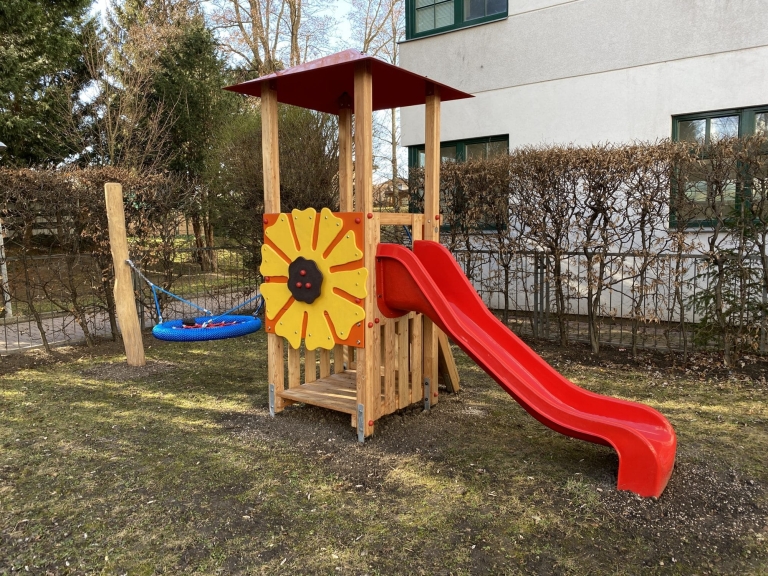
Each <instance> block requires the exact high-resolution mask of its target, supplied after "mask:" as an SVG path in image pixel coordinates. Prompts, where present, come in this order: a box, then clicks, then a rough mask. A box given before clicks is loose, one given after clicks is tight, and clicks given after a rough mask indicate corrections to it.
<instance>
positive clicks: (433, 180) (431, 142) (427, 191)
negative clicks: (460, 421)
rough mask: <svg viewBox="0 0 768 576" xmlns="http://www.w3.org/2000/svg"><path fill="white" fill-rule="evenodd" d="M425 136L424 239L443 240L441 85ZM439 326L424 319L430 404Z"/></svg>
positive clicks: (431, 95)
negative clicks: (441, 216)
mask: <svg viewBox="0 0 768 576" xmlns="http://www.w3.org/2000/svg"><path fill="white" fill-rule="evenodd" d="M425 113H426V117H425V119H424V120H425V135H424V136H425V137H424V156H425V165H424V240H432V241H433V242H440V88H439V87H438V86H435V85H433V84H429V85H428V86H427V100H426V106H425ZM438 332H439V328H438V327H437V326H435V325H434V323H433V322H432V321H431V320H430V319H429V318H424V378H429V382H430V396H431V397H430V399H429V401H430V404H432V405H434V404H437V402H438V400H439V396H438V394H437V374H438V366H437V355H438V353H437V349H438V348H437V335H438Z"/></svg>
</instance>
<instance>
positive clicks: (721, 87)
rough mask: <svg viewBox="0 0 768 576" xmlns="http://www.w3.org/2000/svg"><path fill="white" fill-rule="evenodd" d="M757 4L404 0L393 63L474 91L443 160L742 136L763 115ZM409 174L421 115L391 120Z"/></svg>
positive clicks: (451, 122)
mask: <svg viewBox="0 0 768 576" xmlns="http://www.w3.org/2000/svg"><path fill="white" fill-rule="evenodd" d="M766 8H768V4H767V3H766V0H506V1H505V0H442V1H439V0H434V1H433V2H430V1H429V0H406V15H407V18H406V21H407V39H406V41H405V42H404V43H403V44H402V46H401V58H402V66H403V67H405V68H407V69H409V70H412V71H414V72H416V73H419V74H424V75H427V76H430V77H432V78H434V79H435V80H437V81H439V82H444V83H446V84H448V85H451V86H455V87H456V88H459V89H461V90H464V91H466V92H470V93H472V94H474V95H475V98H474V99H472V100H459V101H456V102H449V103H445V104H444V105H443V107H442V118H441V122H442V127H441V128H442V131H441V137H442V141H443V142H444V145H443V147H444V155H445V156H446V157H447V158H450V157H451V155H456V156H457V159H458V160H462V159H464V158H469V157H472V156H473V155H481V156H482V155H484V154H485V155H487V154H492V153H493V152H494V151H497V150H499V149H500V148H503V147H504V144H505V143H506V144H507V145H508V147H509V148H510V149H514V148H516V147H519V146H523V145H542V144H555V143H557V144H576V145H588V144H594V143H606V142H630V141H638V140H641V141H653V140H657V139H661V138H679V139H689V138H700V139H704V138H709V137H714V136H716V135H718V134H721V135H746V134H749V133H751V132H754V131H755V130H761V129H763V130H764V129H765V127H766V120H767V119H768V9H766ZM401 118H402V143H403V145H405V146H409V150H410V153H409V159H410V163H411V165H417V164H418V161H419V147H422V146H423V134H424V112H423V110H421V109H420V107H411V108H405V109H403V110H402V112H401Z"/></svg>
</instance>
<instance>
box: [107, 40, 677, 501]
mask: <svg viewBox="0 0 768 576" xmlns="http://www.w3.org/2000/svg"><path fill="white" fill-rule="evenodd" d="M374 78H375V79H376V82H377V84H376V86H377V92H375V93H374V91H373V85H374ZM379 86H380V88H379ZM228 89H229V90H232V91H235V92H240V93H243V94H248V95H253V96H260V97H261V114H262V154H263V161H264V212H265V214H264V221H263V222H264V244H263V247H262V265H261V273H262V275H263V277H264V282H263V283H262V285H261V294H262V296H263V298H264V301H265V303H266V311H265V330H266V332H267V346H268V382H269V408H270V413H271V414H272V415H275V414H277V413H278V412H281V411H282V410H283V409H284V408H285V407H286V406H287V405H290V404H293V403H304V404H310V405H316V406H321V407H325V408H329V409H332V410H336V411H339V412H343V413H347V414H349V415H351V419H352V425H353V426H354V427H356V428H357V435H358V439H359V440H360V441H361V442H362V441H364V440H365V438H366V437H368V436H370V435H372V434H373V430H374V425H375V422H376V420H378V419H379V418H381V417H383V416H385V415H387V414H391V413H393V412H395V411H397V410H399V409H401V408H404V407H406V406H409V405H411V404H413V403H416V402H423V403H424V407H425V409H430V408H431V407H432V406H433V405H435V404H436V403H437V402H438V400H439V395H438V389H437V381H438V374H441V375H443V378H444V381H445V383H446V385H447V387H448V389H449V390H451V391H458V386H459V382H458V372H457V370H456V366H455V363H454V360H453V356H452V355H451V351H450V346H449V345H448V341H447V338H446V334H448V335H450V336H451V337H452V338H453V340H454V341H455V342H456V344H457V345H458V346H459V347H461V348H462V349H463V350H464V351H465V352H466V353H467V354H468V355H469V356H470V357H471V358H472V359H473V360H475V361H476V362H477V363H478V365H480V366H481V367H482V368H483V369H484V370H485V371H486V372H487V373H488V374H489V375H490V376H491V377H492V378H494V379H495V380H496V381H497V382H498V383H499V385H500V386H501V387H502V388H503V389H504V390H505V391H506V392H507V393H508V394H509V395H510V396H512V397H513V398H514V399H515V400H516V401H517V402H518V403H520V405H521V406H523V408H525V410H527V411H528V412H529V413H530V414H531V415H532V416H533V417H534V418H536V419H537V420H539V421H540V422H541V423H543V424H544V425H546V426H548V427H549V428H551V429H553V430H555V431H557V432H560V433H561V434H564V435H567V436H570V437H573V438H579V439H582V440H586V441H589V442H593V443H597V444H603V445H606V446H611V447H612V448H614V449H615V450H616V452H617V453H618V456H619V474H618V483H617V487H618V489H620V490H630V491H632V492H635V493H637V494H639V495H640V496H659V495H661V493H662V492H663V490H664V488H665V486H666V484H667V481H668V480H669V477H670V475H671V474H672V470H673V467H674V462H675V452H676V446H677V440H676V436H675V432H674V430H673V428H672V426H671V425H670V423H669V422H668V421H667V419H666V418H665V417H664V416H663V415H661V414H660V413H659V412H657V411H655V410H653V409H652V408H650V407H648V406H646V405H643V404H640V403H637V402H629V401H625V400H620V399H617V398H612V397H608V396H601V395H599V394H595V393H592V392H589V391H587V390H584V389H582V388H579V387H578V386H576V385H575V384H573V383H571V382H569V381H568V380H567V379H566V378H564V377H563V376H561V375H560V374H559V373H558V372H557V371H555V370H554V369H553V368H552V367H551V366H549V365H548V364H547V363H546V362H545V361H544V360H543V359H542V358H540V357H539V356H538V355H537V354H536V353H535V352H534V351H533V350H531V349H530V348H529V347H528V346H527V345H526V344H525V343H523V342H522V341H521V340H520V339H519V338H517V337H516V336H515V335H514V334H513V333H512V332H511V331H510V330H509V328H508V327H507V326H505V325H504V324H502V323H501V322H500V321H499V320H498V319H497V318H496V317H495V316H494V315H493V314H492V313H491V312H490V311H489V310H488V309H487V308H486V307H485V305H484V304H483V302H482V300H481V299H480V298H479V296H478V295H477V293H476V292H475V290H474V288H473V287H472V285H471V284H470V283H469V281H468V280H467V278H466V277H465V276H464V274H463V272H462V271H461V268H460V267H459V266H458V264H457V263H456V262H455V260H454V259H453V257H452V256H451V254H450V253H449V252H448V250H447V249H445V248H444V247H443V246H442V245H441V244H440V242H439V233H440V228H439V220H440V195H439V168H440V157H439V151H440V103H441V101H445V100H455V99H460V98H466V97H469V95H468V94H465V93H463V92H460V91H458V90H455V89H453V88H450V87H448V86H445V85H443V84H439V83H436V82H433V81H431V80H430V79H428V78H424V77H421V76H418V75H416V74H413V73H411V72H408V71H407V70H403V69H401V68H398V67H396V66H392V65H389V64H386V63H384V62H381V61H379V60H376V59H374V58H371V57H369V56H366V55H364V54H361V53H359V52H357V51H354V50H347V51H345V52H341V53H339V54H334V55H332V56H329V57H326V58H322V59H320V60H316V61H313V62H308V63H306V64H303V65H300V66H297V67H294V68H290V69H288V70H285V71H281V72H277V73H275V74H270V75H269V76H265V77H262V78H258V79H256V80H252V81H250V82H245V83H243V84H238V85H236V86H231V87H229V88H228ZM278 102H282V103H286V104H292V105H298V106H303V107H305V108H310V109H312V110H317V111H320V112H326V113H331V114H337V115H338V116H339V192H340V201H339V204H340V210H341V211H340V212H339V213H333V212H331V211H330V210H329V209H328V208H323V209H322V210H321V211H320V212H319V213H318V212H317V211H316V210H314V209H313V208H307V209H305V210H293V211H292V212H291V213H290V214H288V213H282V212H281V207H280V174H279V156H278V150H279V148H278V135H277V120H278ZM415 104H425V110H426V116H425V129H426V130H425V144H426V146H425V155H426V167H425V184H424V213H423V214H400V213H396V214H388V213H376V212H374V211H373V190H372V172H373V163H372V131H371V124H372V113H373V110H379V109H386V108H392V107H398V106H410V105H415ZM353 113H354V117H355V133H354V139H355V140H354V143H355V166H356V169H355V170H354V176H353V170H352V165H353V163H352V115H353ZM353 177H354V187H353V183H352V180H353ZM110 186H114V185H109V184H108V185H107V190H106V193H107V211H108V214H109V216H110V238H111V242H112V251H113V259H114V262H115V270H116V282H115V298H116V301H117V310H118V319H119V321H120V323H121V327H122V329H123V334H124V338H125V341H126V355H127V357H128V363H129V364H134V365H141V364H143V362H144V355H143V347H142V345H141V333H140V331H139V330H138V324H137V322H135V321H136V310H135V305H134V300H133V291H132V289H131V285H130V270H129V266H128V264H127V258H128V255H127V244H126V242H125V229H124V224H125V223H124V217H123V214H122V193H121V191H119V190H115V189H110ZM117 186H118V187H119V185H117ZM110 192H112V194H110ZM115 192H118V193H119V194H118V193H115ZM113 225H114V227H115V229H114V230H113ZM386 225H397V226H407V227H409V228H410V230H411V236H412V238H413V250H409V249H408V248H406V247H404V246H400V245H395V244H384V243H381V242H380V234H381V227H382V226H386ZM120 226H122V229H120ZM113 232H114V234H113ZM198 321H202V322H205V319H198ZM134 323H135V326H134ZM136 338H137V339H136ZM302 341H303V345H302ZM285 342H287V343H288V346H285ZM302 351H303V354H302ZM302 360H303V365H304V369H303V378H302ZM331 361H333V363H331Z"/></svg>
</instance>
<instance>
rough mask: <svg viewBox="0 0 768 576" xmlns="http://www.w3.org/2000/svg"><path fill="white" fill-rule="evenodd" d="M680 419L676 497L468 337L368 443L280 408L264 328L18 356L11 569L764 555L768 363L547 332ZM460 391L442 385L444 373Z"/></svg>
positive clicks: (571, 357) (478, 568)
mask: <svg viewBox="0 0 768 576" xmlns="http://www.w3.org/2000/svg"><path fill="white" fill-rule="evenodd" d="M534 348H535V349H537V351H539V352H540V353H541V354H542V355H543V356H544V357H545V358H546V359H547V360H548V361H549V362H550V363H552V364H553V365H554V366H556V367H557V368H558V369H559V370H560V371H561V372H563V373H564V374H565V375H566V376H568V377H569V378H570V379H572V380H573V381H575V382H576V383H578V384H579V385H581V386H584V387H586V388H589V389H591V390H594V391H597V392H600V393H604V394H611V395H616V396H620V397H624V398H629V399H634V400H639V401H643V402H646V403H648V404H650V405H652V406H654V407H655V408H657V409H659V410H661V411H662V412H663V413H664V414H665V415H667V417H668V418H669V419H670V421H671V422H672V423H673V425H674V426H675V428H676V431H677V434H678V444H679V448H678V458H677V465H676V468H675V472H674V474H673V476H672V478H671V480H670V483H669V485H668V487H667V489H666V491H665V492H664V494H663V495H662V497H661V498H659V499H640V498H638V497H636V496H634V495H633V494H630V493H627V492H617V491H616V489H615V485H616V473H617V465H618V462H617V458H616V456H615V454H614V452H613V451H612V450H610V449H608V448H606V447H602V446H595V445H591V444H588V443H585V442H581V441H577V440H571V439H568V438H565V437H563V436H561V435H558V434H556V433H554V432H552V431H550V430H549V429H547V428H545V427H543V426H542V425H541V424H539V423H538V422H537V421H535V420H534V419H533V418H531V417H530V416H529V415H528V414H527V413H526V412H525V411H523V410H522V409H521V408H520V407H519V406H518V405H517V404H515V403H514V402H513V401H512V400H511V399H510V398H509V397H508V396H507V395H506V394H505V393H504V392H503V391H502V390H501V389H500V388H499V387H498V386H496V385H495V384H494V383H493V382H492V381H491V380H490V378H488V377H487V376H486V375H485V374H484V373H482V371H481V370H480V369H479V368H477V366H475V365H474V364H473V363H472V362H471V361H470V360H469V359H468V358H467V357H465V356H463V355H462V354H460V353H458V354H457V360H458V362H459V364H460V372H461V377H462V391H461V392H460V393H459V394H458V395H448V394H445V393H443V394H442V396H441V402H440V403H439V404H438V405H437V407H435V408H434V409H433V410H432V411H431V412H429V413H425V412H423V411H422V410H421V409H420V407H419V406H414V407H411V408H409V409H406V410H404V411H401V412H400V413H397V414H395V415H392V416H390V417H387V418H385V419H383V420H382V421H380V422H379V423H377V428H376V433H375V436H374V437H373V438H372V439H370V440H369V441H367V442H366V443H365V444H364V445H360V444H358V443H357V442H356V436H355V433H354V430H353V429H352V428H351V426H350V421H349V416H347V415H343V414H338V413H334V412H330V411H327V410H323V409H319V408H314V407H308V406H301V405H298V406H293V407H290V408H288V409H286V410H285V411H284V412H283V413H281V414H279V415H278V416H277V417H276V418H274V419H273V418H270V417H269V415H268V411H267V406H266V400H267V398H266V384H265V382H264V381H263V374H264V373H265V367H266V353H265V349H266V346H265V342H264V338H263V335H261V334H257V335H254V336H251V337H248V338H245V339H239V340H234V341H221V342H216V343H202V344H200V345H192V346H189V345H187V346H181V345H176V344H165V343H154V342H153V343H152V344H151V347H148V350H147V353H148V358H149V363H148V365H147V367H144V368H139V369H137V368H129V367H127V366H126V365H125V364H124V362H122V359H121V357H120V349H119V346H116V345H114V344H111V343H107V344H104V345H102V346H100V347H99V348H97V349H95V350H92V351H88V350H86V349H83V348H77V347H73V348H68V349H57V352H56V354H55V355H54V356H52V357H45V356H43V355H40V354H35V355H28V356H24V357H11V360H10V361H9V362H8V363H6V357H4V358H2V359H0V447H2V452H0V535H1V536H0V574H6V573H8V574H10V573H15V572H16V571H26V569H27V568H28V569H29V571H30V572H32V573H41V574H45V573H51V574H69V573H72V574H81V573H83V574H86V573H94V572H103V573H107V574H112V573H116V574H122V573H130V574H152V573H158V572H168V573H182V572H196V573H205V574H210V573H225V574H230V573H231V574H240V573H243V574H244V573H268V574H274V573H285V574H574V575H581V574H700V575H703V574H755V575H758V574H766V573H768V546H766V542H765V541H766V538H768V514H767V512H768V500H767V498H766V495H767V492H766V486H768V469H767V468H766V463H765V454H766V453H768V429H767V426H766V423H767V422H768V409H767V408H766V404H765V399H766V393H768V385H766V381H765V376H764V374H765V373H766V367H768V364H766V363H765V362H762V361H760V360H758V359H756V358H755V359H748V360H747V362H745V365H744V366H743V367H741V366H740V367H739V368H738V369H737V370H734V371H727V370H724V369H722V367H721V366H720V365H719V363H718V359H717V358H716V357H710V356H696V357H694V358H692V359H691V362H690V363H689V365H688V366H687V367H681V364H680V361H679V359H677V358H674V359H673V358H669V357H666V356H663V355H659V354H655V353H643V354H642V355H641V356H640V357H639V358H638V359H632V358H631V357H630V355H629V353H628V352H627V351H620V350H607V351H606V352H605V353H604V355H602V356H601V357H599V358H597V359H594V358H592V357H591V356H590V355H589V354H588V352H587V350H586V349H585V348H582V347H577V346H574V347H571V348H569V349H566V350H561V349H559V348H557V347H554V346H552V345H549V344H543V343H534ZM443 392H444V391H443Z"/></svg>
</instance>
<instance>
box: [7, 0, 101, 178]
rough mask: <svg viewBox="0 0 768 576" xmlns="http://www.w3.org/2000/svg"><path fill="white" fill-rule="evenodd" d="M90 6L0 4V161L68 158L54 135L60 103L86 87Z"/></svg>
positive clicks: (71, 1)
mask: <svg viewBox="0 0 768 576" xmlns="http://www.w3.org/2000/svg"><path fill="white" fill-rule="evenodd" d="M90 5H91V0H3V1H2V2H0V140H2V141H3V142H4V143H5V144H6V145H7V146H8V151H7V152H6V153H5V154H4V155H3V158H2V160H0V161H2V162H3V163H6V164H12V165H20V166H24V165H38V164H46V163H56V162H59V161H61V160H62V159H63V158H64V157H65V156H66V155H67V153H68V149H67V147H66V146H65V145H64V143H62V142H61V140H60V138H59V132H60V128H61V125H62V123H63V122H64V121H65V119H63V118H62V116H61V115H60V114H59V113H58V111H59V110H60V109H61V108H62V106H61V101H62V99H66V98H67V97H73V98H78V97H79V95H80V93H81V92H82V90H83V89H84V88H85V85H86V82H87V75H86V73H85V66H84V62H83V51H84V43H85V42H86V38H87V37H88V36H89V31H91V32H92V30H93V28H94V26H95V23H94V21H93V20H92V19H90V18H89V16H88V9H89V7H90Z"/></svg>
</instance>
